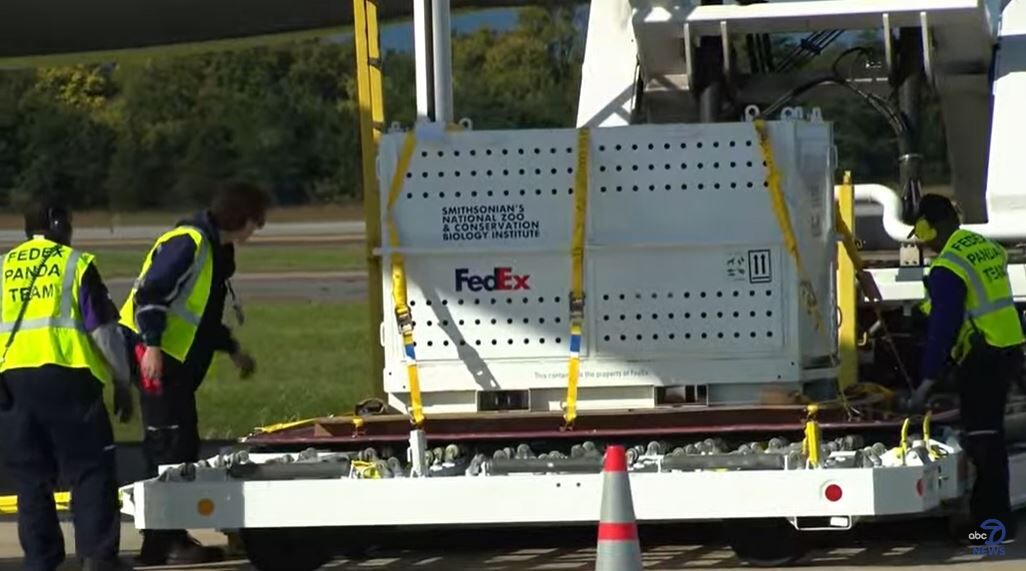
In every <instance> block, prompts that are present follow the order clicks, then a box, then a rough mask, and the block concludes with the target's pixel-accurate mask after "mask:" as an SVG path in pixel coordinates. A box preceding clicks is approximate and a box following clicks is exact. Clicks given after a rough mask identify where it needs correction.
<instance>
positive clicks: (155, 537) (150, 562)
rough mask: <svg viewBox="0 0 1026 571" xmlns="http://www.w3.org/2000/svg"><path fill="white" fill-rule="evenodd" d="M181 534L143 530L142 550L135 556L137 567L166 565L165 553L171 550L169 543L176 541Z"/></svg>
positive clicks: (178, 532) (177, 532)
mask: <svg viewBox="0 0 1026 571" xmlns="http://www.w3.org/2000/svg"><path fill="white" fill-rule="evenodd" d="M182 533H183V532H180V531H168V530H163V529H147V530H143V532H142V536H143V542H142V548H141V549H140V550H139V555H137V556H136V558H135V562H136V564H137V565H143V566H147V567H149V566H154V565H166V564H167V553H168V551H169V550H170V549H171V542H172V541H173V540H175V539H177V536H180V535H181V534H182Z"/></svg>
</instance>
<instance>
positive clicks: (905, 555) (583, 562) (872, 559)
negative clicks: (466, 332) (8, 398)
mask: <svg viewBox="0 0 1026 571" xmlns="http://www.w3.org/2000/svg"><path fill="white" fill-rule="evenodd" d="M1019 515H1020V524H1019V525H1020V528H1022V526H1023V525H1026V513H1022V512H1020V514H1019ZM63 528H64V533H65V541H66V543H67V544H68V545H67V550H68V553H69V557H73V555H71V554H72V553H73V549H74V545H73V540H72V538H73V537H74V535H73V531H72V528H71V526H70V524H67V523H65V524H64V525H63ZM195 535H196V537H198V538H199V539H200V540H201V541H202V542H203V543H205V544H208V545H225V544H226V540H225V537H224V536H223V535H220V534H217V533H214V532H209V531H206V532H196V533H195ZM641 537H642V540H643V544H644V555H643V558H644V562H645V569H646V570H658V571H678V570H690V569H716V570H719V571H734V570H737V571H741V570H745V569H752V567H750V566H748V565H746V564H743V563H741V562H740V561H738V560H737V558H736V557H734V554H733V552H732V551H731V550H730V549H729V548H728V547H726V545H725V543H724V539H723V537H722V536H721V535H720V534H719V531H718V527H717V526H715V525H714V524H692V525H683V526H675V527H667V526H663V527H659V528H648V527H643V528H642V529H641ZM812 541H813V543H814V544H815V545H816V547H815V549H814V550H813V551H811V552H810V553H809V554H808V555H807V556H806V558H805V559H804V560H803V561H801V562H800V566H798V567H791V568H795V569H799V568H800V569H804V570H830V571H855V570H860V571H861V570H874V571H898V570H901V571H907V570H909V569H918V570H938V571H939V570H941V569H944V570H945V571H962V570H969V569H973V570H979V571H1013V570H1016V571H1021V570H1022V569H1026V542H1023V541H1021V540H1020V541H1019V542H1018V543H1014V544H1012V545H1009V546H1007V547H1006V550H1005V554H1004V555H992V556H983V555H974V554H973V552H972V550H971V548H969V547H962V546H957V545H954V544H953V543H951V542H950V541H949V540H947V539H946V537H945V536H944V531H943V524H942V523H941V522H937V521H927V522H925V523H918V522H916V523H899V522H896V523H887V524H864V525H862V526H859V527H856V529H855V530H853V531H850V532H824V533H822V534H820V535H814V536H812ZM139 544H140V538H139V535H138V532H137V531H136V530H135V528H134V526H133V525H132V524H131V523H130V522H126V523H125V525H124V527H123V532H122V549H123V551H124V553H126V554H129V555H131V554H134V553H135V552H136V551H137V550H138V548H139ZM594 568H595V533H594V530H592V529H583V528H577V529H572V530H567V531H549V530H536V531H514V532H510V531H508V530H496V531H490V532H451V533H448V534H446V535H444V536H438V535H434V534H432V535H425V534H421V535H416V534H415V535H404V536H403V539H402V540H400V541H399V542H397V543H395V544H393V545H392V546H390V547H387V548H385V549H378V550H376V551H372V552H370V553H369V554H368V555H367V556H366V557H365V558H363V559H360V560H348V559H344V558H340V559H337V560H335V561H333V562H331V563H329V564H327V565H326V566H324V567H323V569H331V570H339V571H348V570H354V571H355V570H364V569H383V570H387V571H398V570H410V571H414V570H417V571H443V570H450V571H457V570H468V571H477V570H486V569H487V570H495V571H543V570H548V571H553V570H566V571H586V570H591V569H594ZM16 569H21V559H20V550H19V548H18V542H17V535H16V529H15V524H14V523H13V522H12V521H11V520H7V521H5V522H2V523H0V571H15V570H16ZM75 569H78V567H77V566H76V565H75V564H74V562H73V561H69V562H67V563H66V564H65V565H64V566H63V567H61V571H71V570H75ZM141 569H142V568H141ZM151 569H158V568H156V567H152V568H151ZM160 569H190V570H193V571H252V570H254V567H252V566H251V565H250V564H249V563H248V562H247V561H246V560H245V558H244V557H240V556H237V555H231V556H229V558H228V560H226V561H223V562H220V563H217V564H212V565H201V566H191V567H161V568H160Z"/></svg>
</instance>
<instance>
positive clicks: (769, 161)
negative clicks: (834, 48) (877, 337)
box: [753, 119, 854, 418]
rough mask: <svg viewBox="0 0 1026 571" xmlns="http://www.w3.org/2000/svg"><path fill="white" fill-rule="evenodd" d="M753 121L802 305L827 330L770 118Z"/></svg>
mask: <svg viewBox="0 0 1026 571" xmlns="http://www.w3.org/2000/svg"><path fill="white" fill-rule="evenodd" d="M753 123H754V125H755V133H756V135H758V137H759V149H760V150H761V151H762V160H764V161H765V162H766V170H767V173H768V175H767V181H766V182H767V184H768V186H769V193H770V200H771V201H772V203H773V213H774V214H775V215H776V217H777V224H778V225H779V226H780V232H781V233H782V234H783V235H784V245H785V247H787V251H788V253H789V254H791V257H792V258H793V259H794V265H795V269H796V270H797V271H798V279H799V281H800V286H799V287H800V288H801V291H800V292H799V297H800V298H801V300H802V305H804V306H805V311H806V312H807V313H808V314H809V315H810V316H812V319H813V324H814V326H815V328H816V331H817V332H820V333H821V332H823V330H824V325H823V318H822V316H820V314H819V311H818V309H819V302H818V301H817V300H816V291H815V290H814V289H813V287H812V281H810V280H809V277H808V274H806V273H805V268H804V267H803V266H802V259H801V255H800V254H799V252H798V239H797V238H796V237H795V234H794V228H793V227H792V226H791V214H790V212H789V211H788V208H787V202H786V201H785V200H784V192H783V191H782V190H781V189H780V171H779V170H777V165H776V162H775V161H774V160H773V147H772V145H770V140H769V133H768V132H767V131H766V122H765V121H764V120H762V119H756V120H755V121H753ZM837 383H838V387H837V389H838V391H837V392H838V395H839V396H840V400H841V406H842V407H843V408H844V411H845V412H846V413H847V415H848V417H849V418H852V417H853V412H854V411H852V409H851V407H850V406H849V404H848V398H847V396H845V394H844V389H843V387H841V386H840V383H841V380H840V379H838V380H837Z"/></svg>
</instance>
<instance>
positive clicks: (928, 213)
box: [916, 194, 960, 226]
mask: <svg viewBox="0 0 1026 571" xmlns="http://www.w3.org/2000/svg"><path fill="white" fill-rule="evenodd" d="M919 218H926V219H927V220H928V221H929V222H930V224H931V225H934V226H936V225H937V224H943V223H945V222H948V223H950V224H954V225H955V226H957V225H958V224H959V223H960V220H959V218H958V211H957V210H955V205H954V204H952V203H951V201H950V200H948V199H947V198H946V197H944V196H941V195H939V194H927V195H925V196H923V197H922V198H921V199H920V200H919V208H918V209H916V219H919Z"/></svg>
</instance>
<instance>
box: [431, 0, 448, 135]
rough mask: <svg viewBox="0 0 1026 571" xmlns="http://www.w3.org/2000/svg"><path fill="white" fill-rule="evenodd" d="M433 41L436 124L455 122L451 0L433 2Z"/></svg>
mask: <svg viewBox="0 0 1026 571" xmlns="http://www.w3.org/2000/svg"><path fill="white" fill-rule="evenodd" d="M431 7H432V10H431V14H432V17H431V40H432V43H433V44H434V53H433V56H434V74H435V122H437V123H442V124H448V123H452V122H453V110H452V22H451V21H450V19H449V16H450V11H449V0H432V3H431Z"/></svg>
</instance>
